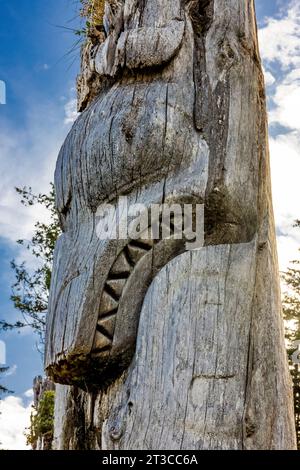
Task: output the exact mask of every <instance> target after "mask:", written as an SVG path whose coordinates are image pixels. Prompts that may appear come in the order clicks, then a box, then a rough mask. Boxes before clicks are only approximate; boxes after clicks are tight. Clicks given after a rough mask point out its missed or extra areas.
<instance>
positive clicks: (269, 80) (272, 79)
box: [264, 69, 276, 86]
mask: <svg viewBox="0 0 300 470" xmlns="http://www.w3.org/2000/svg"><path fill="white" fill-rule="evenodd" d="M264 76H265V82H266V86H271V85H273V84H274V83H275V81H276V79H275V77H274V76H273V75H272V74H271V72H270V71H268V70H265V69H264Z"/></svg>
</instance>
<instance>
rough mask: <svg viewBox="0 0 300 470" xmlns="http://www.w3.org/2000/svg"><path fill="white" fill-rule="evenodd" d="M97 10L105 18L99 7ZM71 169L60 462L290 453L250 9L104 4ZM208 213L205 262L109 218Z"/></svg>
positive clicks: (56, 276) (221, 3)
mask: <svg viewBox="0 0 300 470" xmlns="http://www.w3.org/2000/svg"><path fill="white" fill-rule="evenodd" d="M100 3H101V2H100ZM103 13H104V19H103V25H104V27H103V30H102V29H101V28H99V30H98V33H97V34H95V35H94V36H93V37H92V38H91V39H90V40H89V41H88V42H87V43H86V45H85V46H84V48H83V52H82V71H81V75H80V77H79V80H78V90H79V99H78V102H79V109H80V111H82V112H81V114H80V116H79V117H78V119H77V120H76V122H75V123H74V125H73V127H72V129H71V131H70V133H69V135H68V137H67V139H66V141H65V143H64V145H63V147H62V149H61V152H60V155H59V157H58V162H57V167H56V173H55V187H56V198H57V209H58V212H59V215H60V222H61V227H62V231H63V234H62V236H61V237H60V239H59V241H58V243H57V246H56V250H55V260H54V268H53V276H52V285H51V295H50V304H49V315H48V322H47V343H46V359H45V367H46V371H47V373H48V374H49V375H50V376H51V377H52V378H53V379H54V380H55V382H57V383H59V384H61V385H58V387H57V390H58V391H57V398H56V422H55V442H54V445H55V447H56V448H57V449H294V448H295V446H296V444H295V429H294V423H293V406H292V394H291V382H290V378H289V371H288V366H287V358H286V353H285V346H284V334H283V325H282V317H281V305H280V288H279V275H278V267H277V255H276V241H275V234H274V222H273V210H272V200H271V190H270V171H269V155H268V139H267V117H266V109H265V91H264V79H263V73H262V69H261V63H260V57H259V51H258V44H257V32H256V22H255V11H254V2H253V0H168V1H166V0H114V1H112V0H107V1H106V2H105V11H104V12H103ZM125 196H126V198H127V203H128V204H129V205H130V204H136V203H139V204H143V205H144V206H146V207H147V208H150V206H151V205H153V204H162V203H165V204H177V205H180V206H183V205H185V204H192V205H197V204H198V205H203V206H204V228H205V232H204V246H203V247H202V248H201V249H200V250H192V251H191V250H189V251H186V244H185V243H183V241H182V240H178V239H176V237H175V236H174V233H173V234H172V233H171V234H170V237H168V238H166V239H155V240H154V239H153V238H152V237H151V236H149V232H147V233H148V235H147V236H141V237H140V239H134V240H133V239H131V238H130V237H128V238H127V239H126V238H123V239H119V238H114V239H101V237H99V231H98V229H99V221H98V212H97V211H98V208H99V206H103V204H111V205H114V204H117V200H118V199H119V198H120V197H125Z"/></svg>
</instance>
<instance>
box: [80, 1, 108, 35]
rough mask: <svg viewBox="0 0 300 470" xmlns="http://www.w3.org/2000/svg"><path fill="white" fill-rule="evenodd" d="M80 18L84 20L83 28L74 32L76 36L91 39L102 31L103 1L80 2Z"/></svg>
mask: <svg viewBox="0 0 300 470" xmlns="http://www.w3.org/2000/svg"><path fill="white" fill-rule="evenodd" d="M81 3H82V8H81V11H80V16H81V17H82V18H85V27H84V28H82V29H80V30H77V31H76V32H75V34H76V35H78V36H86V37H93V36H97V35H98V34H99V32H102V31H103V16H104V8H105V0H81Z"/></svg>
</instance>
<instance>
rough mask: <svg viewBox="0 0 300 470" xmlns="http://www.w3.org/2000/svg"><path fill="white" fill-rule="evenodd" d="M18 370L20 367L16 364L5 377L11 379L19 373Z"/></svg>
mask: <svg viewBox="0 0 300 470" xmlns="http://www.w3.org/2000/svg"><path fill="white" fill-rule="evenodd" d="M17 369H18V366H17V365H16V364H14V365H13V366H11V367H10V368H9V369H8V370H7V371H6V372H5V374H4V377H11V376H12V375H15V373H16V372H17Z"/></svg>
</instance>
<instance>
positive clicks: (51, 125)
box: [0, 102, 69, 243]
mask: <svg viewBox="0 0 300 470" xmlns="http://www.w3.org/2000/svg"><path fill="white" fill-rule="evenodd" d="M60 122H61V123H63V122H64V106H63V104H62V103H57V104H56V103H55V104H51V103H46V104H41V103H36V102H34V103H33V104H31V105H30V108H29V109H28V112H27V119H26V120H25V122H24V124H23V126H22V128H21V129H20V128H13V127H12V126H11V125H10V124H9V123H7V122H6V123H4V125H3V126H2V127H1V130H0V142H1V152H0V168H1V187H0V201H1V202H0V235H1V237H3V238H4V239H6V241H9V242H13V243H15V241H16V240H17V239H20V238H25V239H27V238H29V237H30V235H31V233H32V230H33V225H34V223H35V222H36V221H37V220H40V221H46V220H47V213H46V211H45V210H44V209H43V208H42V207H39V206H33V207H26V208H25V207H24V206H23V205H21V203H20V197H19V195H17V194H16V191H15V189H14V188H15V186H18V187H23V186H31V187H32V188H33V191H34V192H35V193H36V192H45V191H48V189H49V182H50V181H53V175H54V168H55V162H56V158H57V155H58V152H59V148H60V146H61V144H62V142H63V140H64V138H65V136H66V134H67V132H68V130H69V126H68V125H65V126H63V125H59V123H60Z"/></svg>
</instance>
